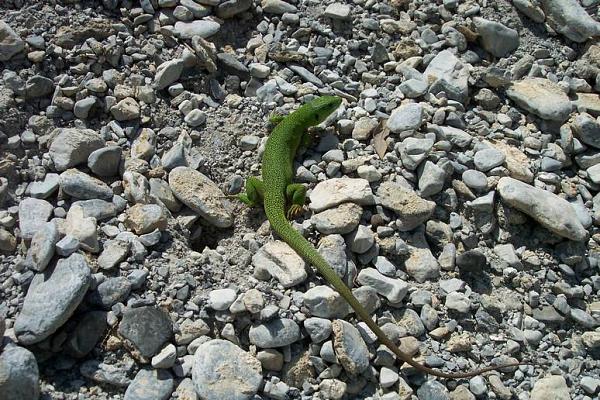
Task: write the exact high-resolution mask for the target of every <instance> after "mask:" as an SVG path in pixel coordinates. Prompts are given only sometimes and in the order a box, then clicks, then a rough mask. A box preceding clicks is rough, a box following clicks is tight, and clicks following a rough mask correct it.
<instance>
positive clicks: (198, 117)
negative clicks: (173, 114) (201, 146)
mask: <svg viewBox="0 0 600 400" xmlns="http://www.w3.org/2000/svg"><path fill="white" fill-rule="evenodd" d="M183 120H184V121H185V123H186V124H188V125H189V126H191V127H192V128H195V127H198V126H200V125H203V124H204V123H205V122H206V113H205V112H204V111H202V110H198V109H195V110H192V111H190V112H189V113H188V114H187V115H186V116H185V118H184V119H183Z"/></svg>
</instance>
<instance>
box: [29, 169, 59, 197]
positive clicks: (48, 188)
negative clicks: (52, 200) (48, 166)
mask: <svg viewBox="0 0 600 400" xmlns="http://www.w3.org/2000/svg"><path fill="white" fill-rule="evenodd" d="M59 179H60V178H59V175H58V174H54V173H52V172H50V173H47V174H46V176H45V177H44V180H43V181H35V182H31V183H30V184H29V186H27V191H28V192H29V195H30V196H31V197H35V198H36V199H46V198H48V197H50V196H52V195H53V194H54V193H55V192H56V191H57V190H58V186H59Z"/></svg>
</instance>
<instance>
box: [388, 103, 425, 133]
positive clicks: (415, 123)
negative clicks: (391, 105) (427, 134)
mask: <svg viewBox="0 0 600 400" xmlns="http://www.w3.org/2000/svg"><path fill="white" fill-rule="evenodd" d="M422 123H423V106H422V105H421V104H419V103H408V104H404V105H402V106H400V107H398V108H396V109H395V110H394V111H392V115H390V118H388V120H387V122H386V125H387V127H388V129H389V130H390V131H391V132H392V133H400V132H404V131H411V130H416V129H419V127H420V126H421V124H422Z"/></svg>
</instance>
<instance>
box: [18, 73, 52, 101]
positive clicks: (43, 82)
mask: <svg viewBox="0 0 600 400" xmlns="http://www.w3.org/2000/svg"><path fill="white" fill-rule="evenodd" d="M53 91H54V81H53V80H52V79H50V78H47V77H45V76H42V75H34V76H32V77H31V78H29V79H27V82H25V95H26V96H27V97H28V98H35V97H44V96H48V95H49V94H51V93H52V92H53Z"/></svg>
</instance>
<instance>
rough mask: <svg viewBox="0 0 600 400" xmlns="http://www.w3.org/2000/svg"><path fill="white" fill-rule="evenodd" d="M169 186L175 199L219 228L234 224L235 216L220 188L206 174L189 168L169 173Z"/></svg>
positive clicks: (177, 169) (180, 168)
mask: <svg viewBox="0 0 600 400" xmlns="http://www.w3.org/2000/svg"><path fill="white" fill-rule="evenodd" d="M169 186H170V187H171V190H172V191H173V194H174V195H175V197H177V198H178V199H179V201H181V202H182V203H183V204H185V205H186V206H188V207H189V208H191V209H192V210H193V211H195V212H196V213H198V214H199V215H200V216H201V217H202V218H204V219H206V220H207V221H208V222H209V223H211V224H213V225H215V226H216V227H219V228H228V227H230V226H231V225H232V224H233V214H232V212H231V210H230V207H228V205H229V203H228V202H227V203H226V200H224V199H225V195H224V194H223V192H222V191H221V189H219V187H218V186H217V185H216V184H215V183H214V182H213V181H211V180H210V179H209V178H208V177H206V176H205V175H204V174H202V173H200V172H198V171H196V170H193V169H191V168H187V167H177V168H175V169H173V170H172V171H171V172H170V173H169Z"/></svg>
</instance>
